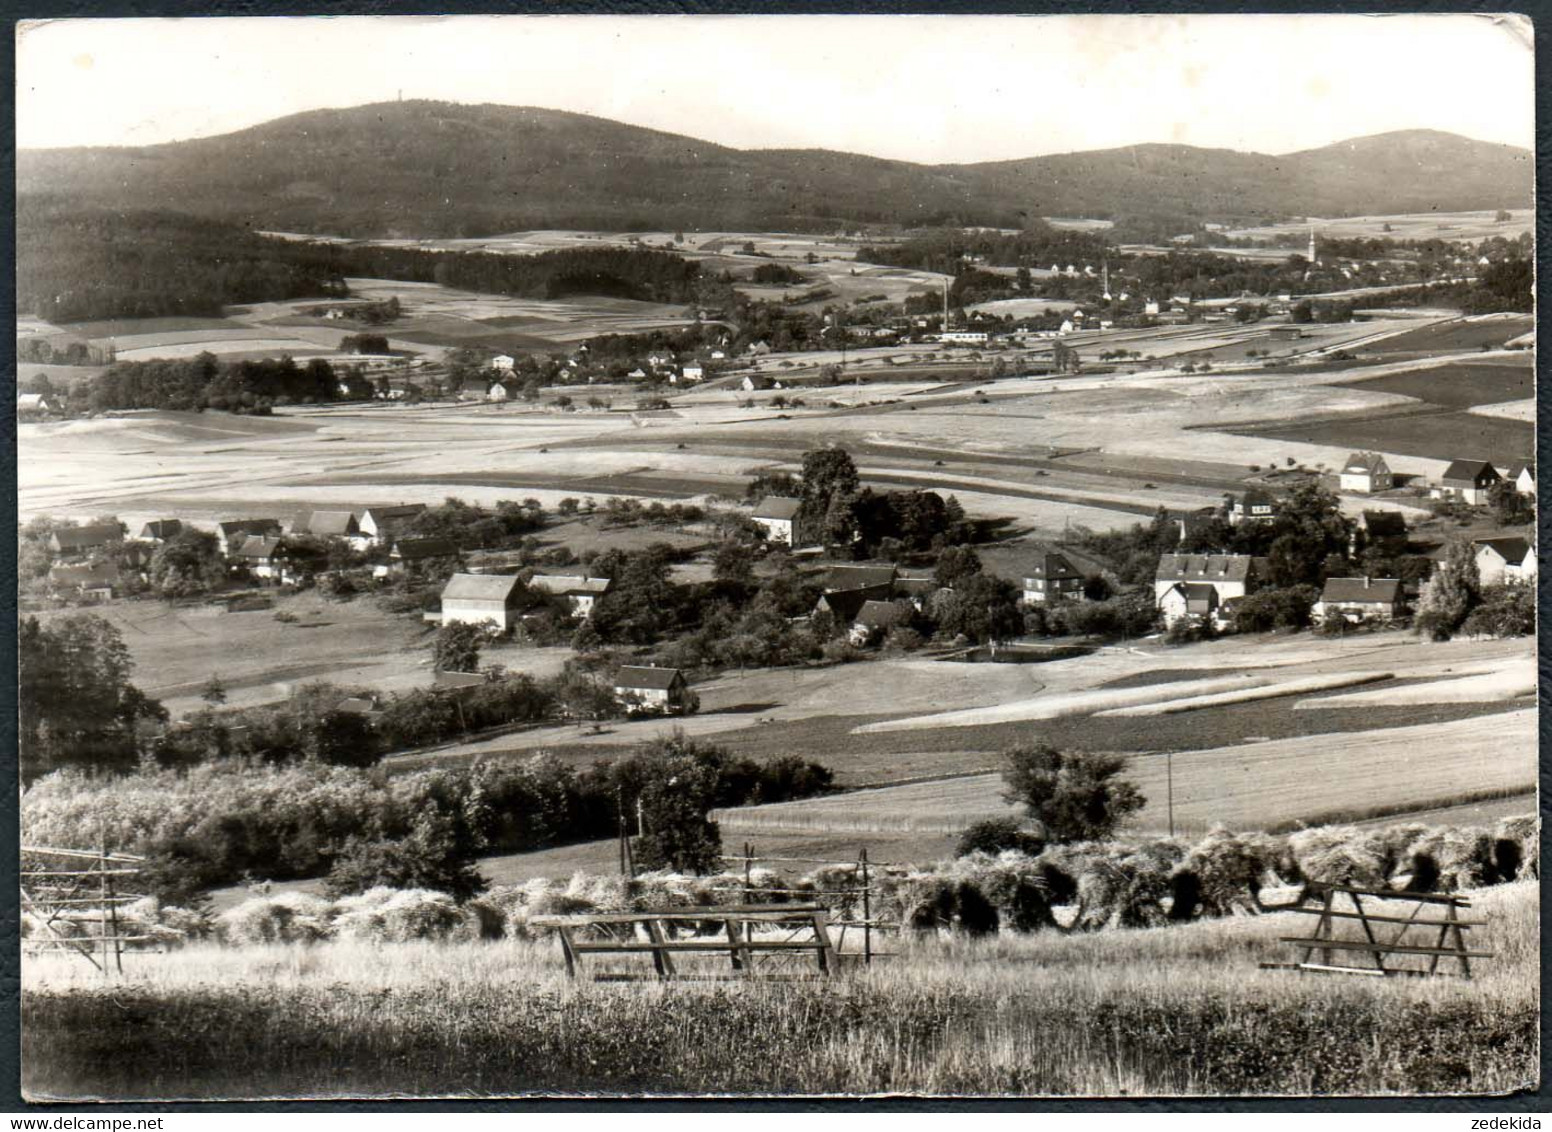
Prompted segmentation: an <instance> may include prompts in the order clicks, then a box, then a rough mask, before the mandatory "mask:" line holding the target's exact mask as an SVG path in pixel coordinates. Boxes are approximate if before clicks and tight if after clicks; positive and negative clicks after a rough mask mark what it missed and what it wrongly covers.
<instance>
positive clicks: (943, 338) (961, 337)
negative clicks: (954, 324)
mask: <svg viewBox="0 0 1552 1132" xmlns="http://www.w3.org/2000/svg"><path fill="white" fill-rule="evenodd" d="M990 338H991V336H990V335H989V334H987V333H986V331H984V330H945V331H944V332H943V333H942V334H939V335H938V341H939V342H943V343H954V344H957V345H960V346H984V345H986V343H987V342H988V341H989V340H990Z"/></svg>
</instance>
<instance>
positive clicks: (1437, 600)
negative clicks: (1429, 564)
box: [1416, 539, 1482, 641]
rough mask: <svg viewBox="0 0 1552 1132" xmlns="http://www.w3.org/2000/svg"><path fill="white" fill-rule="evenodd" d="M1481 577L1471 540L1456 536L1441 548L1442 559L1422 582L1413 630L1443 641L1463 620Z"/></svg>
mask: <svg viewBox="0 0 1552 1132" xmlns="http://www.w3.org/2000/svg"><path fill="white" fill-rule="evenodd" d="M1481 588H1482V581H1481V575H1480V573H1479V572H1478V570H1477V559H1476V554H1475V553H1474V552H1473V551H1472V549H1471V544H1470V543H1469V542H1467V541H1465V540H1464V539H1456V540H1454V541H1453V542H1451V543H1450V545H1449V547H1448V549H1447V550H1446V551H1445V557H1444V561H1443V562H1442V563H1440V565H1439V568H1438V569H1437V570H1436V571H1434V575H1433V577H1432V578H1431V579H1430V580H1429V581H1428V583H1427V584H1426V585H1424V586H1423V593H1422V597H1421V598H1420V599H1419V601H1418V603H1417V621H1416V625H1417V631H1418V632H1419V633H1427V634H1428V635H1429V636H1430V637H1432V638H1433V639H1434V640H1436V641H1447V640H1449V639H1450V637H1451V636H1452V635H1453V634H1454V632H1455V631H1456V630H1457V629H1459V628H1460V626H1461V623H1462V622H1463V621H1465V620H1466V617H1467V615H1468V614H1469V613H1470V612H1471V610H1472V607H1473V606H1475V605H1476V604H1477V602H1478V601H1479V600H1480V597H1481Z"/></svg>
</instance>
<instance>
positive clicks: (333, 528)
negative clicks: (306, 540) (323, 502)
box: [291, 511, 358, 537]
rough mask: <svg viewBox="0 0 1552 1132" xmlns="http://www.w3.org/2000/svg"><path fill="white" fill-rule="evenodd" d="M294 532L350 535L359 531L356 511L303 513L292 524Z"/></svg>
mask: <svg viewBox="0 0 1552 1132" xmlns="http://www.w3.org/2000/svg"><path fill="white" fill-rule="evenodd" d="M291 529H292V530H293V531H306V532H307V533H308V534H310V535H323V536H326V537H327V536H331V535H349V534H354V533H355V532H356V530H357V529H358V528H357V526H356V513H355V512H354V511H303V512H302V513H301V514H299V515H297V517H296V521H295V522H294V523H292V524H291Z"/></svg>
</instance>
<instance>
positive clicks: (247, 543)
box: [232, 535, 281, 558]
mask: <svg viewBox="0 0 1552 1132" xmlns="http://www.w3.org/2000/svg"><path fill="white" fill-rule="evenodd" d="M280 548H281V543H280V540H279V539H278V538H276V537H274V536H273V535H272V536H270V537H268V538H266V537H265V536H264V535H249V536H248V537H247V538H245V539H244V540H243V543H242V545H241V546H239V547H238V548H237V549H236V550H234V551H232V557H233V558H273V557H275V555H276V554H277V553H278V552H279V551H280Z"/></svg>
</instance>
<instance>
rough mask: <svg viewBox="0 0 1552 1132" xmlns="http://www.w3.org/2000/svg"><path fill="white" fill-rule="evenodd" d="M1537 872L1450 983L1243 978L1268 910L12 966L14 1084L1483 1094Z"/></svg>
mask: <svg viewBox="0 0 1552 1132" xmlns="http://www.w3.org/2000/svg"><path fill="white" fill-rule="evenodd" d="M1538 907H1539V901H1538V888H1537V886H1536V885H1535V884H1534V883H1516V884H1510V885H1504V886H1500V887H1498V888H1494V889H1487V890H1484V891H1482V892H1479V893H1475V894H1473V912H1474V913H1479V914H1483V915H1485V917H1486V918H1487V919H1488V921H1489V926H1488V927H1487V928H1485V929H1480V930H1479V931H1477V932H1475V933H1473V940H1472V942H1473V944H1481V945H1483V946H1484V947H1485V948H1487V949H1490V950H1492V951H1494V952H1495V957H1494V958H1493V959H1492V960H1489V961H1486V962H1484V963H1481V964H1479V965H1478V967H1479V972H1480V973H1479V975H1478V977H1477V978H1476V979H1475V980H1474V981H1472V982H1470V983H1467V982H1464V981H1461V980H1452V979H1416V980H1411V979H1395V980H1387V979H1346V980H1334V979H1322V978H1318V977H1312V976H1304V977H1300V976H1298V975H1296V974H1293V973H1290V972H1286V971H1263V970H1259V969H1258V966H1257V965H1258V963H1259V962H1261V961H1263V960H1268V959H1276V958H1280V957H1283V956H1284V954H1285V953H1284V949H1283V948H1282V947H1281V946H1280V945H1278V944H1277V942H1276V938H1277V936H1279V935H1286V934H1291V933H1292V932H1297V931H1301V930H1305V929H1306V928H1307V924H1306V923H1305V922H1304V918H1303V917H1299V916H1294V915H1292V914H1282V915H1271V916H1262V917H1252V918H1230V919H1224V920H1216V921H1206V922H1201V923H1196V924H1189V925H1183V926H1178V927H1169V928H1154V929H1143V930H1133V931H1112V932H1106V933H1101V934H1098V935H1062V934H1057V933H1040V934H1035V935H1029V936H1002V937H998V938H995V939H990V940H984V941H971V940H965V939H955V940H952V941H949V940H939V939H936V938H932V937H928V938H925V939H920V940H905V941H902V942H901V943H900V944H899V945H896V947H895V950H898V951H899V952H900V954H898V955H897V956H895V957H894V958H891V959H887V960H884V961H883V962H881V963H880V964H878V965H876V966H875V967H874V968H871V969H866V970H862V969H859V970H856V971H854V972H852V973H849V974H843V975H842V976H840V977H838V979H837V980H835V981H824V982H818V983H781V982H758V981H751V982H745V983H721V984H717V983H666V984H664V983H659V984H653V983H650V982H649V983H634V984H632V983H624V984H621V983H597V984H594V983H578V982H570V981H568V980H567V979H566V978H565V977H564V975H563V973H562V969H561V963H560V957H559V954H558V949H557V948H556V946H555V944H554V943H553V941H550V940H540V941H535V942H525V941H517V940H513V941H502V942H497V943H486V944H475V943H465V944H433V943H402V944H391V945H386V946H384V945H379V944H352V943H340V942H335V943H326V944H320V945H317V946H312V947H296V946H286V945H268V946H254V947H240V948H225V949H222V948H215V947H210V946H200V947H193V948H189V949H187V950H184V951H181V952H175V953H171V954H166V955H150V956H133V955H132V956H130V957H129V959H128V960H127V962H126V975H125V979H124V981H123V983H122V984H120V985H115V986H111V987H104V986H101V985H100V976H97V977H95V978H94V977H93V974H92V973H91V972H90V969H89V968H87V967H86V965H85V964H84V963H79V962H76V963H75V965H74V966H71V965H69V963H68V962H67V961H66V960H65V959H63V958H62V957H55V958H50V959H43V960H29V961H28V962H27V963H26V964H25V965H24V967H23V974H22V986H23V990H22V1009H21V1014H22V1017H21V1022H22V1039H21V1040H22V1046H21V1057H22V1089H23V1091H24V1092H25V1093H26V1095H27V1096H28V1097H29V1098H30V1099H33V1100H44V1099H49V1100H67V1099H80V1098H86V1097H97V1096H112V1097H115V1098H119V1099H123V1100H135V1099H139V1098H157V1099H169V1098H222V1099H233V1100H240V1099H244V1098H257V1097H296V1096H306V1097H314V1098H342V1097H351V1096H368V1095H378V1096H381V1095H385V1094H391V1095H418V1096H446V1095H458V1096H462V1097H479V1096H504V1095H505V1096H510V1095H515V1094H523V1093H546V1092H564V1093H567V1094H575V1093H577V1092H582V1093H619V1092H633V1093H639V1092H646V1093H657V1094H751V1093H753V1094H789V1093H805V1094H813V1093H819V1094H824V1093H831V1094H833V1093H851V1094H878V1093H890V1094H900V1093H936V1094H969V1095H1043V1096H1057V1095H1104V1096H1119V1095H1142V1094H1150V1095H1166V1096H1168V1095H1190V1094H1230V1095H1236V1094H1298V1093H1317V1094H1359V1095H1385V1094H1391V1093H1418V1092H1422V1093H1500V1092H1506V1091H1510V1090H1515V1089H1521V1088H1526V1087H1530V1086H1532V1085H1533V1082H1534V1081H1535V1076H1536V1069H1537V1027H1538V1019H1539V1011H1538V993H1537V985H1538V980H1537V962H1538V957H1539V945H1538V935H1537V910H1538Z"/></svg>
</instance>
